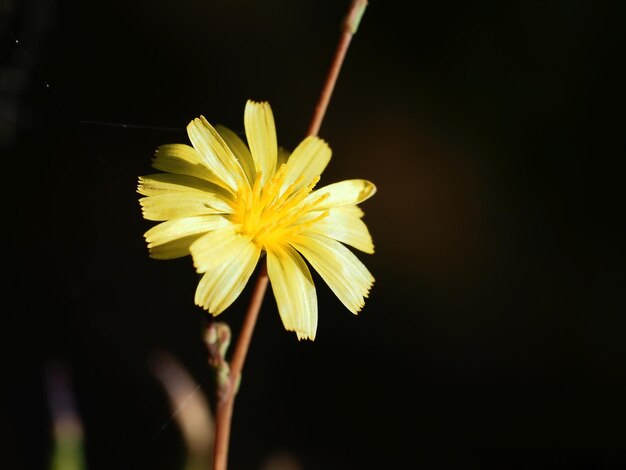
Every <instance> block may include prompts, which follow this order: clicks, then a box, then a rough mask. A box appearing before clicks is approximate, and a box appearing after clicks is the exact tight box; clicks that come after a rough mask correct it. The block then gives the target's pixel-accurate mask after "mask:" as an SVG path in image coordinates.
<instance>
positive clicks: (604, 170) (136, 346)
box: [0, 0, 626, 470]
mask: <svg viewBox="0 0 626 470" xmlns="http://www.w3.org/2000/svg"><path fill="white" fill-rule="evenodd" d="M349 3H350V2H349V1H348V0H346V1H343V0H342V1H338V0H318V1H315V2H312V1H293V0H292V1H287V0H266V1H260V2H259V1H252V0H247V1H243V0H237V1H224V0H222V1H202V2H200V1H195V0H193V1H192V0H180V1H178V2H175V3H172V2H167V1H162V0H156V1H147V0H140V1H135V2H125V1H122V0H112V1H109V2H96V3H93V2H80V1H76V0H57V1H53V0H21V1H17V2H16V1H12V0H2V1H0V5H1V8H0V14H1V15H2V16H1V20H0V21H1V22H0V27H1V30H0V32H1V36H0V57H1V59H2V62H1V64H0V148H1V155H2V165H3V174H4V184H2V193H3V201H4V203H3V228H4V229H3V239H4V243H3V249H2V259H3V261H2V263H3V271H4V279H5V280H4V282H3V289H2V290H3V294H2V295H3V298H4V304H5V307H4V308H3V309H2V310H3V313H2V315H1V318H2V326H1V330H0V331H1V332H2V344H3V359H4V366H3V371H2V375H1V381H2V382H1V389H2V395H3V401H2V406H0V419H1V421H0V425H1V429H0V442H1V443H2V456H1V457H0V458H1V459H2V462H0V467H2V468H7V469H8V468H10V469H44V468H48V462H49V460H50V454H51V449H52V430H51V429H52V420H51V411H50V407H49V404H48V393H49V390H50V387H49V385H47V384H49V382H48V381H47V379H46V371H47V370H49V367H50V364H57V365H58V364H59V363H61V364H64V366H63V367H64V370H65V371H66V372H67V374H68V377H69V379H70V385H69V386H70V390H71V392H72V394H73V396H74V400H75V407H76V410H77V412H78V414H79V416H80V420H81V421H82V428H83V433H84V442H85V459H86V462H87V468H88V469H89V470H109V469H111V470H115V469H144V468H145V469H151V470H154V469H180V468H182V462H183V461H184V457H185V446H184V442H183V435H182V434H181V431H180V430H179V428H178V427H177V425H176V422H175V420H174V419H173V410H172V408H171V407H170V402H169V400H168V395H167V394H166V392H165V390H164V388H163V386H162V384H161V382H160V381H159V380H158V379H157V377H156V376H155V374H154V373H153V371H152V370H151V368H150V361H151V358H152V357H153V355H154V354H156V353H159V352H161V353H163V352H164V353H167V354H169V355H171V356H172V357H173V358H175V359H176V360H177V361H178V362H179V364H181V365H182V366H183V367H184V368H185V369H186V370H187V371H188V373H189V374H190V375H191V377H192V379H193V382H194V383H195V384H197V385H196V386H197V387H198V388H197V391H198V393H203V394H206V395H207V396H210V394H211V390H212V386H213V383H212V375H211V370H210V369H209V367H208V365H207V351H206V347H205V345H204V343H203V340H202V331H203V328H204V326H205V325H206V317H205V314H204V312H203V311H202V310H201V309H199V308H198V307H195V306H194V304H193V293H194V291H195V288H196V284H197V276H196V274H195V272H194V269H193V267H192V264H191V260H190V259H189V258H188V257H187V258H183V259H180V260H174V261H167V262H165V261H156V260H152V259H150V258H149V257H148V253H147V248H146V245H145V242H144V240H143V237H142V235H143V233H144V232H145V231H146V230H147V229H148V228H150V227H151V226H152V225H154V224H153V223H151V222H148V221H145V220H143V219H142V217H141V211H140V208H139V204H138V197H139V196H138V194H137V193H136V192H135V189H136V182H137V177H138V176H139V175H144V174H149V173H152V172H153V170H152V169H151V168H150V161H151V157H152V155H153V152H154V150H155V148H156V147H157V146H159V145H161V144H165V143H176V142H179V143H187V142H188V139H187V136H186V133H185V131H184V129H185V126H186V124H187V123H188V122H189V121H190V120H191V119H192V118H194V117H196V116H198V115H200V114H203V115H204V116H206V117H207V119H208V120H209V121H210V122H212V123H216V124H217V123H219V124H223V125H226V126H228V127H230V128H231V129H234V130H237V131H242V130H243V109H244V105H245V102H246V100H247V99H248V98H252V99H255V100H267V101H269V102H270V103H271V106H272V108H273V111H274V115H275V119H276V123H277V130H278V138H279V142H280V143H281V144H282V145H283V146H285V147H287V148H294V146H295V145H297V143H298V142H299V141H300V139H301V138H302V137H303V136H304V133H305V131H306V128H307V125H308V123H309V119H310V117H311V115H312V112H313V109H314V106H315V103H316V100H317V98H318V95H319V93H320V90H321V86H322V84H323V81H324V77H325V75H326V72H327V70H328V66H329V64H330V61H331V58H332V56H333V53H334V49H335V45H336V43H337V40H338V38H339V33H340V29H339V28H340V24H341V21H342V19H343V16H344V14H345V12H346V11H347V9H348V7H349ZM624 13H625V11H624V7H623V4H622V2H617V1H615V2H610V1H606V2H591V1H582V0H580V1H579V0H567V1H566V0H561V1H557V0H544V1H523V2H522V1H509V2H498V1H487V0H481V1H465V2H460V1H442V2H411V3H409V2H394V1H389V0H387V1H376V0H372V1H371V2H370V4H369V6H368V8H367V10H366V13H365V15H364V17H363V20H362V22H361V26H360V28H359V31H358V33H357V35H356V36H355V37H354V39H353V42H352V44H351V47H350V50H349V52H348V55H347V58H346V61H345V63H344V66H343V69H342V71H341V75H340V77H339V81H338V83H337V87H336V89H335V92H334V95H333V97H332V101H331V104H330V106H329V109H328V112H327V115H326V118H325V120H324V123H323V125H322V128H321V131H320V136H321V137H323V138H324V139H326V140H327V141H328V142H329V144H330V146H331V148H332V149H333V160H332V161H331V163H330V165H329V167H328V169H327V171H326V172H325V173H324V175H323V180H322V183H330V182H335V181H339V180H343V179H350V178H366V179H369V180H371V181H373V182H374V183H375V184H376V185H377V187H378V193H377V194H376V195H375V196H374V197H373V198H372V199H370V200H368V201H367V202H365V203H364V204H363V205H362V207H363V209H364V210H365V212H366V216H365V221H366V223H367V224H368V226H369V228H370V230H371V232H372V234H373V237H374V242H375V244H376V253H375V254H374V255H363V256H361V254H359V255H358V256H359V257H360V258H361V259H363V261H364V262H365V263H366V265H367V266H368V268H369V269H370V270H371V271H372V273H373V274H374V276H375V277H376V284H375V285H374V288H373V290H372V292H371V295H370V298H369V299H368V301H367V303H366V306H365V308H364V310H363V311H362V312H361V314H360V315H359V316H353V315H352V314H351V313H350V312H349V311H348V310H346V309H345V308H344V307H343V306H342V305H341V303H340V302H339V301H338V300H337V298H336V297H335V296H334V295H333V294H332V292H331V291H330V289H329V288H328V287H327V286H326V285H325V284H324V283H323V282H322V281H321V279H320V278H319V277H318V276H315V281H316V286H317V290H318V296H319V302H320V320H319V328H318V333H317V339H316V340H315V342H298V341H297V339H296V337H295V335H294V334H291V333H287V332H285V331H284V329H283V327H282V325H281V322H280V319H279V316H278V314H277V310H276V305H275V302H274V299H273V296H272V295H267V296H266V297H265V302H264V306H263V309H262V311H261V316H260V318H259V322H258V325H257V328H256V331H255V335H254V338H253V340H252V344H251V348H250V352H249V356H248V359H247V362H246V365H245V369H244V375H243V381H242V386H241V390H240V393H239V395H238V397H237V401H236V405H235V414H234V421H233V430H232V438H231V453H230V467H229V468H230V469H231V470H248V469H259V470H263V469H265V470H267V469H274V470H279V469H296V470H298V469H300V470H318V469H322V470H335V469H342V470H348V469H350V470H352V469H359V470H362V469H387V468H427V469H439V468H441V469H444V468H464V469H468V468H472V469H474V468H475V469H622V468H626V439H625V438H626V427H625V425H624V423H625V419H626V405H625V403H626V309H625V302H624V282H625V280H626V279H625V277H626V276H625V271H624V268H623V266H624V261H626V260H625V256H624V254H625V253H624V231H623V230H622V229H621V228H620V224H621V220H622V218H623V213H624V212H623V205H622V203H621V202H620V201H621V200H622V196H620V195H622V193H623V173H622V172H621V171H618V168H619V161H620V160H621V159H622V158H623V156H624V150H625V149H624V138H623V135H624V131H623V128H624V119H623V109H624V108H623V100H622V87H623V83H624V76H623V75H620V72H619V70H620V68H619V64H620V63H622V62H623V58H624V49H623V46H624V18H625V16H624ZM248 298H249V289H247V290H246V291H245V292H244V294H243V295H242V296H241V297H240V298H239V300H238V301H237V302H236V303H235V304H234V305H233V306H232V307H231V308H230V309H229V310H228V311H226V312H225V313H224V314H223V316H221V317H220V318H221V320H224V321H226V322H228V324H229V325H230V326H231V328H232V330H233V334H234V335H235V336H236V335H237V331H238V328H239V326H240V324H241V321H242V318H243V314H244V311H245V308H246V306H247V302H248ZM280 461H283V462H287V463H285V464H284V465H282V466H281V465H280V464H279V463H278V462H280ZM272 462H273V463H272Z"/></svg>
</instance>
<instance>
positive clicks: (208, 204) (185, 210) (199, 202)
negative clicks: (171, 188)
mask: <svg viewBox="0 0 626 470" xmlns="http://www.w3.org/2000/svg"><path fill="white" fill-rule="evenodd" d="M139 203H140V204H141V208H142V212H143V216H144V218H146V219H148V220H156V221H163V220H170V219H180V218H183V217H193V216H196V215H205V214H224V213H228V212H230V210H231V209H230V206H229V205H228V203H226V202H225V201H224V200H223V199H221V198H220V197H217V196H215V195H214V194H210V193H206V192H204V191H197V190H191V189H190V190H189V191H180V192H170V193H163V194H158V195H156V196H148V197H142V198H141V199H139Z"/></svg>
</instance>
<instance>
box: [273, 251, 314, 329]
mask: <svg viewBox="0 0 626 470" xmlns="http://www.w3.org/2000/svg"><path fill="white" fill-rule="evenodd" d="M267 272H268V274H269V277H270V281H271V284H272V290H273V291H274V297H275V298H276V304H277V305H278V312H279V313H280V318H281V319H282V321H283V325H284V326H285V329H286V330H288V331H295V332H296V334H297V336H298V339H310V340H314V339H315V332H316V330H317V296H316V295H315V285H314V284H313V278H312V277H311V273H310V272H309V268H308V267H307V265H306V263H305V262H304V260H303V259H302V257H301V256H300V255H299V254H298V253H297V252H296V251H295V250H294V249H293V248H291V247H290V246H288V245H285V246H282V247H277V248H276V249H275V250H271V251H268V252H267Z"/></svg>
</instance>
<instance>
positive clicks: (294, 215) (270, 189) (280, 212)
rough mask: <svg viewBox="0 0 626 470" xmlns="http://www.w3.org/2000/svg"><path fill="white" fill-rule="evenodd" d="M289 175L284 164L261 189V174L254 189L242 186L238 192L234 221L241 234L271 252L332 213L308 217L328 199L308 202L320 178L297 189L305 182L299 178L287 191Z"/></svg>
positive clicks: (323, 197) (323, 196)
mask: <svg viewBox="0 0 626 470" xmlns="http://www.w3.org/2000/svg"><path fill="white" fill-rule="evenodd" d="M286 173H287V167H286V165H285V164H283V165H281V167H280V168H279V169H278V171H276V173H275V174H274V176H273V177H272V178H271V179H270V180H269V181H267V182H266V183H265V184H264V185H263V186H261V172H259V173H257V175H256V178H255V180H254V184H253V185H252V187H251V188H250V187H249V186H248V185H241V189H239V191H238V192H237V199H236V202H235V203H234V207H233V209H234V210H233V214H232V216H231V220H232V222H233V223H234V224H236V225H239V226H240V229H239V233H242V234H245V235H248V236H250V237H251V238H252V241H253V242H254V243H255V244H256V245H257V246H258V247H259V248H265V249H267V248H268V246H270V247H271V246H272V245H273V244H276V243H284V242H288V241H289V239H290V238H291V237H293V236H294V235H296V234H298V233H299V232H300V231H302V230H303V229H305V228H307V227H309V226H310V225H312V224H314V223H315V222H317V221H319V220H321V219H323V218H324V217H326V216H327V215H328V211H323V212H321V213H319V214H311V216H310V217H306V215H307V214H308V213H311V212H312V211H314V210H315V207H317V206H318V205H319V204H320V203H321V202H322V201H323V200H325V199H326V198H327V197H328V194H324V195H322V196H320V197H319V198H317V199H315V200H313V201H312V202H309V203H305V202H304V199H305V198H306V197H307V196H308V195H309V194H310V193H311V191H312V190H313V188H314V187H315V185H316V184H317V182H318V181H319V179H320V177H319V176H318V177H316V178H315V179H313V181H312V182H311V183H310V184H309V185H307V186H303V187H300V188H299V189H296V188H297V187H298V186H300V183H301V182H302V178H298V179H297V180H296V181H294V182H293V183H291V184H290V185H289V186H288V187H286V188H284V187H283V186H284V182H285V177H286Z"/></svg>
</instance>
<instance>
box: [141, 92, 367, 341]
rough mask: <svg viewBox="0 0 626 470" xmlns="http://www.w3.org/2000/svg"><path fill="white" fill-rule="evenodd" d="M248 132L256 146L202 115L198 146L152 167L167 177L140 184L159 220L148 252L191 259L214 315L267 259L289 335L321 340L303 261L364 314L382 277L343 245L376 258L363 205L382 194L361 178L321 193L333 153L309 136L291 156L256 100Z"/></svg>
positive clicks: (175, 147) (175, 149)
mask: <svg viewBox="0 0 626 470" xmlns="http://www.w3.org/2000/svg"><path fill="white" fill-rule="evenodd" d="M244 127H245V132H246V137H247V141H248V146H246V144H245V143H244V142H243V141H242V140H241V139H240V138H239V136H238V135H237V134H235V133H234V132H232V131H230V130H229V129H227V128H225V127H220V126H217V127H216V128H214V127H213V126H212V125H211V124H209V123H208V122H207V121H206V119H205V118H204V117H202V116H201V117H199V118H197V119H194V120H193V121H191V122H190V123H189V125H188V126H187V132H188V135H189V139H190V140H191V143H192V145H193V147H191V146H188V145H184V144H170V145H163V146H161V147H159V148H158V150H157V152H156V155H155V158H154V160H153V167H154V168H156V169H157V170H161V171H163V172H164V173H159V174H154V175H148V176H142V177H140V178H139V186H138V192H139V193H140V194H142V195H143V196H145V197H143V198H141V199H140V202H141V206H142V210H143V215H144V217H145V218H146V219H148V220H154V221H159V222H161V223H160V224H158V225H156V226H155V227H153V228H151V229H150V230H148V231H147V232H146V233H145V238H146V241H147V242H148V248H149V250H150V254H151V256H152V257H153V258H158V259H172V258H178V257H182V256H186V255H189V254H191V256H192V258H193V262H194V266H195V268H196V270H197V271H198V272H199V273H201V274H203V275H202V277H201V279H200V282H199V284H198V287H197V289H196V294H195V302H196V304H197V305H199V306H201V307H203V308H204V309H206V310H208V311H209V312H210V313H211V314H213V315H217V314H219V313H221V312H222V311H223V310H224V309H226V308H227V307H228V306H229V305H231V304H232V303H233V302H234V301H235V299H236V298H237V297H238V296H239V294H240V293H241V291H242V290H243V289H244V287H245V285H246V283H247V282H248V279H249V278H250V276H251V275H252V273H253V271H254V268H255V267H256V265H257V262H258V260H259V258H260V256H261V254H262V253H263V252H265V254H266V255H267V271H268V275H269V278H270V282H271V285H272V290H273V292H274V296H275V298H276V303H277V305H278V311H279V313H280V317H281V319H282V321H283V324H284V326H285V328H286V329H287V330H289V331H295V332H296V334H297V336H298V338H299V339H314V338H315V332H316V330H317V296H316V293H315V286H314V285H313V279H312V277H311V273H310V271H309V268H308V266H307V263H306V262H305V261H304V259H303V257H304V258H305V259H306V260H307V261H308V263H309V264H310V265H311V266H312V267H313V268H314V269H315V270H316V271H317V272H318V273H319V274H320V276H321V277H322V279H324V281H325V282H326V283H327V284H328V286H329V287H330V288H331V289H332V291H333V292H334V293H335V295H336V296H337V297H338V298H339V300H340V301H341V302H342V303H343V304H344V305H345V306H346V307H347V308H348V309H349V310H350V311H351V312H353V313H357V312H358V311H359V310H361V308H362V307H363V305H364V298H365V297H367V294H368V292H369V290H370V288H371V286H372V284H373V282H374V278H373V277H372V275H371V274H370V272H369V271H368V270H367V268H366V267H365V266H364V265H363V263H361V261H360V260H359V259H358V258H357V257H356V256H355V255H354V254H353V253H352V252H351V251H350V250H349V249H348V248H347V247H346V246H345V245H350V246H352V247H354V248H356V249H358V250H361V251H364V252H366V253H373V252H374V246H373V244H372V238H371V236H370V234H369V232H368V230H367V227H366V226H365V224H364V223H363V221H362V216H363V212H362V211H361V209H360V208H359V207H358V206H357V204H359V203H360V202H363V201H364V200H365V199H367V198H369V197H370V196H372V195H373V194H374V193H375V192H376V188H375V186H374V185H373V184H372V183H370V182H369V181H365V180H358V179H355V180H346V181H342V182H339V183H334V184H330V185H328V186H324V187H322V188H320V189H314V187H315V185H316V184H317V183H318V181H319V179H320V174H321V173H322V171H323V170H324V168H326V165H327V164H328V162H329V161H330V157H331V150H330V148H329V147H328V145H327V144H326V142H324V141H323V140H322V139H320V138H318V137H313V136H310V137H307V138H305V139H304V140H303V141H302V142H301V143H300V144H299V145H298V146H297V147H296V148H295V150H294V151H293V153H291V155H288V154H287V152H285V151H284V150H282V149H281V148H279V147H278V145H277V140H276V129H275V127H274V118H273V115H272V110H271V108H270V106H269V104H268V103H258V102H254V101H248V102H247V104H246V108H245V112H244ZM344 244H345V245H344Z"/></svg>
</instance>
